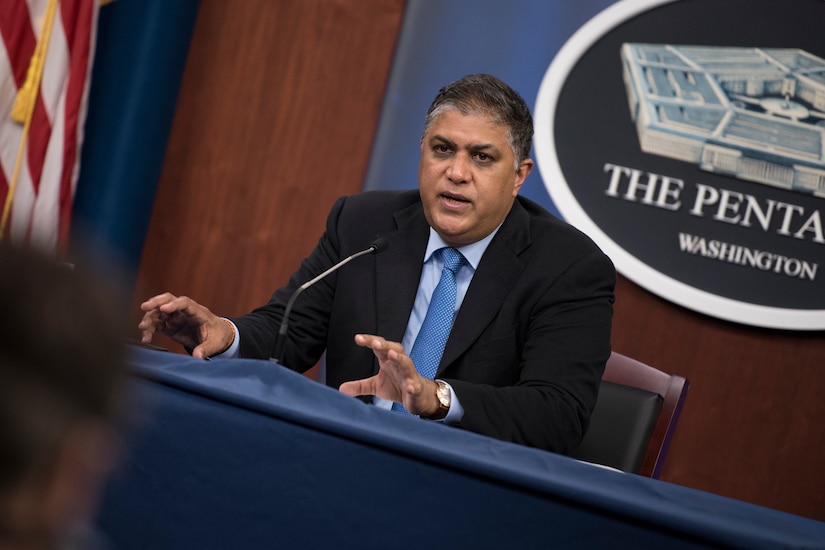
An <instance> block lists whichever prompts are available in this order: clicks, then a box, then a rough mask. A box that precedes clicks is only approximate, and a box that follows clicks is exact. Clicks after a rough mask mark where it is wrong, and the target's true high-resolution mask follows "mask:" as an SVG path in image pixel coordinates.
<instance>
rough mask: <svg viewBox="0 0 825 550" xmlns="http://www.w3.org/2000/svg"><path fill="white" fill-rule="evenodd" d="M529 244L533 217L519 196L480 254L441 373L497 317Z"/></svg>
mask: <svg viewBox="0 0 825 550" xmlns="http://www.w3.org/2000/svg"><path fill="white" fill-rule="evenodd" d="M529 244H530V219H529V216H528V214H527V212H526V211H525V210H524V208H522V206H521V204H520V203H519V202H518V200H516V201H515V202H514V203H513V208H512V209H511V210H510V213H509V214H508V215H507V218H506V220H505V221H504V224H502V226H501V229H499V231H498V233H496V236H495V237H494V238H493V240H492V241H491V242H490V245H489V246H488V247H487V250H486V252H485V253H484V256H482V258H481V262H480V263H479V266H478V269H477V270H476V273H475V275H474V276H473V280H472V282H471V283H470V287H469V288H468V289H467V294H466V295H465V297H464V301H463V302H462V304H461V309H460V310H459V311H458V316H457V317H456V320H455V323H454V324H453V328H452V331H450V338H449V340H447V345H446V347H445V348H444V355H443V356H442V357H441V363H440V365H439V369H438V373H437V375H438V374H440V373H441V372H442V371H443V370H444V368H445V366H446V365H449V364H450V363H452V362H453V361H455V360H456V359H457V358H458V357H459V356H460V355H461V354H462V353H464V352H465V351H467V349H468V348H469V347H470V346H471V345H472V344H473V342H475V340H476V339H477V338H478V336H479V335H480V334H481V332H482V331H483V330H484V329H485V328H486V327H487V326H488V325H489V324H490V322H491V321H492V320H493V319H494V318H495V316H496V314H497V313H498V311H499V309H500V308H501V304H502V303H503V302H504V299H505V298H506V297H507V294H508V293H509V291H510V290H511V289H512V288H513V286H514V285H515V281H516V280H517V279H518V277H519V276H520V275H521V272H522V271H523V269H524V266H523V264H522V262H521V260H520V259H519V254H520V253H521V252H522V251H523V250H524V249H525V248H526V247H527V246H529ZM422 254H423V252H422ZM437 375H436V376H437Z"/></svg>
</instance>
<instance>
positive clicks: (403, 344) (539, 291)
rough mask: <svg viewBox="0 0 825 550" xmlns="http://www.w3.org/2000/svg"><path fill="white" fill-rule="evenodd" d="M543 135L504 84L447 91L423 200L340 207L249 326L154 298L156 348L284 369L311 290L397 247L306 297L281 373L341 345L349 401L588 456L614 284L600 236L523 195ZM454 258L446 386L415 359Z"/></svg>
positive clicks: (330, 378)
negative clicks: (174, 345) (278, 346)
mask: <svg viewBox="0 0 825 550" xmlns="http://www.w3.org/2000/svg"><path fill="white" fill-rule="evenodd" d="M532 135H533V124H532V117H531V115H530V111H529V109H528V107H527V105H526V104H525V103H524V100H523V99H522V98H521V97H520V96H519V95H518V94H517V93H516V92H515V91H513V90H512V89H511V88H510V87H509V86H507V85H506V84H505V83H503V82H501V81H500V80H498V79H497V78H495V77H492V76H489V75H471V76H468V77H465V78H462V79H460V80H459V81H457V82H454V83H453V84H450V85H448V86H446V87H445V88H442V89H441V90H440V92H439V94H438V95H437V96H436V98H435V100H434V101H433V103H432V105H431V106H430V109H429V111H428V114H427V120H426V124H425V128H424V134H423V137H422V139H421V159H420V164H419V170H418V179H419V189H418V191H375V192H367V193H362V194H360V195H356V196H352V197H344V198H341V199H339V200H338V202H337V203H336V204H335V205H334V206H333V208H332V211H331V213H330V215H329V218H328V220H327V227H326V232H325V233H324V235H323V236H322V237H321V239H320V241H319V243H318V245H317V246H316V248H315V249H314V250H313V252H312V253H311V254H310V256H309V257H308V258H306V259H305V260H304V261H303V262H302V264H301V266H300V268H299V269H298V270H297V271H296V272H295V273H294V274H293V276H292V277H291V278H290V281H289V283H288V284H287V285H286V286H285V287H283V288H281V289H280V290H277V291H276V292H275V293H274V294H273V296H272V299H271V300H270V302H269V303H268V304H266V305H264V306H262V307H260V308H258V309H256V310H254V311H253V312H251V313H249V314H247V315H245V316H243V317H239V318H234V319H230V320H227V319H223V318H220V317H217V316H215V315H214V314H213V313H211V312H210V311H209V310H208V309H207V308H205V307H203V306H201V305H199V304H197V303H196V302H194V301H193V300H191V299H189V298H185V297H176V296H174V295H171V294H168V293H167V294H162V295H160V296H156V297H154V298H151V299H149V300H147V301H146V302H144V303H143V304H142V305H141V308H142V310H143V311H144V312H145V314H144V317H143V319H142V321H141V322H140V324H139V329H140V330H142V332H143V334H142V339H143V341H144V342H149V341H151V338H152V335H153V333H154V332H156V331H160V332H163V333H164V334H167V335H169V336H171V337H172V338H174V339H175V340H176V341H178V342H180V343H182V344H184V345H185V346H188V347H191V348H192V353H193V355H194V356H196V357H207V356H214V355H219V354H229V355H240V356H242V357H259V358H267V357H270V356H271V355H272V350H273V345H274V340H275V334H276V333H277V332H278V327H279V325H280V322H281V319H282V317H283V312H284V309H285V304H286V303H287V301H288V299H289V297H290V296H291V295H292V294H293V293H294V291H295V290H296V289H297V288H298V286H299V285H301V284H302V283H304V282H306V281H308V280H310V279H312V278H313V277H315V276H317V275H318V274H319V273H321V272H323V271H324V270H325V269H327V268H328V267H330V266H331V265H333V264H335V263H336V262H338V261H340V260H341V259H343V258H345V257H347V256H348V255H350V254H352V253H354V252H357V251H359V250H361V249H364V248H365V247H366V246H367V245H368V244H369V243H371V242H372V241H373V240H374V239H376V238H377V237H383V238H385V239H387V241H388V242H389V248H388V250H387V251H386V252H382V253H381V254H378V255H375V256H365V257H362V258H358V259H356V260H354V261H353V262H352V263H350V264H348V265H347V266H345V267H344V268H342V269H341V270H339V271H338V272H336V273H335V274H333V275H331V276H330V277H327V278H326V279H324V280H322V281H321V282H319V283H317V284H316V285H315V286H313V287H311V288H310V289H309V290H307V291H306V293H305V294H302V295H301V296H300V297H299V298H298V299H297V300H296V302H295V308H294V310H293V311H292V314H291V316H290V319H289V322H290V332H289V333H288V338H287V341H286V345H285V348H284V355H283V357H280V358H279V359H281V362H282V363H283V364H285V365H286V366H288V367H290V368H292V369H295V370H298V371H304V370H306V369H308V368H310V367H312V366H313V365H314V364H315V363H316V362H317V360H318V359H319V357H320V356H321V354H322V353H323V352H324V350H325V349H326V352H327V384H329V385H331V386H333V387H339V388H340V390H341V391H342V392H344V393H346V394H348V395H353V396H359V395H371V396H375V400H374V401H375V402H376V404H377V405H379V406H383V407H386V408H389V407H390V405H391V404H392V403H400V404H402V405H403V407H404V409H406V410H407V411H409V412H410V413H412V414H416V415H420V416H421V417H423V418H431V419H440V420H442V421H444V422H446V423H448V424H452V425H455V426H458V427H461V428H464V429H467V430H471V431H474V432H478V433H482V434H486V435H489V436H492V437H496V438H500V439H504V440H508V441H514V442H517V443H522V444H525V445H530V446H535V447H539V448H543V449H548V450H551V451H556V452H561V453H566V452H570V451H572V450H574V449H575V448H576V446H577V445H578V443H579V441H580V440H581V438H582V436H583V434H584V432H585V431H586V429H587V425H588V420H589V416H590V413H591V410H592V408H593V407H594V405H595V401H596V395H597V391H598V385H599V381H600V379H601V374H602V371H603V369H604V364H605V361H606V360H607V357H608V356H609V354H610V322H611V317H612V304H613V286H614V283H615V272H614V270H613V266H612V264H611V262H610V261H609V259H608V258H607V257H606V256H605V255H604V254H602V252H601V251H600V250H598V248H597V247H596V246H595V245H594V244H593V243H592V241H591V240H590V239H589V238H587V237H586V236H584V235H583V234H581V233H580V232H578V231H576V230H575V229H573V228H572V227H570V226H568V225H566V224H564V223H563V222H561V221H559V220H557V219H555V218H554V217H553V216H551V215H550V214H549V213H548V212H546V211H545V210H543V209H542V208H541V207H539V206H538V205H536V204H534V203H532V202H530V201H529V200H526V199H523V198H521V197H518V192H519V189H520V188H521V186H522V184H523V183H524V180H525V179H526V178H527V176H528V175H529V174H530V172H531V170H532V168H533V161H532V160H531V159H530V158H529V152H530V144H531V141H532ZM445 247H447V248H448V249H452V250H457V251H458V252H460V253H461V254H460V255H459V267H458V268H456V270H455V275H454V276H453V277H454V279H455V282H454V283H453V285H454V287H455V288H454V290H453V291H452V292H453V293H454V296H455V297H454V298H452V299H453V300H454V306H452V305H451V307H454V310H455V311H456V312H457V313H456V314H455V320H454V324H452V327H450V326H449V325H450V323H451V322H452V320H450V321H449V322H448V323H447V326H446V331H447V333H448V334H449V337H448V340H447V342H446V345H445V347H444V349H443V355H442V356H441V357H440V360H436V365H437V372H436V374H435V376H434V378H435V380H433V379H432V377H431V376H430V375H426V376H422V375H421V374H420V373H419V372H418V370H417V369H416V367H419V368H421V365H420V364H419V365H416V364H415V362H414V361H413V360H412V359H411V357H410V356H411V355H413V356H415V355H416V353H417V352H416V349H415V344H416V337H417V336H418V333H419V329H421V332H422V333H423V332H425V331H424V329H423V327H424V326H425V325H427V324H428V323H427V320H426V316H427V315H428V304H429V303H430V300H431V297H432V296H433V295H434V293H437V292H438V290H437V287H438V284H439V281H440V277H441V276H442V275H441V274H442V266H443V265H444V263H445V260H444V258H443V257H442V254H446V252H443V251H442V250H441V249H443V248H445ZM450 254H451V255H452V252H450ZM450 271H451V273H452V268H451V270H450ZM444 273H446V271H445V272H444ZM435 301H436V300H435V298H433V302H435ZM439 301H440V299H439ZM353 339H354V341H353ZM422 347H423V346H422ZM439 353H440V350H439ZM418 361H419V363H421V362H423V360H418ZM394 408H400V406H395V407H394Z"/></svg>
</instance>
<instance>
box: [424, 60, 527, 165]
mask: <svg viewBox="0 0 825 550" xmlns="http://www.w3.org/2000/svg"><path fill="white" fill-rule="evenodd" d="M451 109H455V110H457V111H458V112H460V113H461V114H463V115H470V114H476V115H485V116H488V117H490V118H491V119H492V120H493V121H494V122H496V123H498V124H503V125H505V126H507V141H508V142H509V144H510V147H511V148H512V149H513V154H514V155H515V157H516V161H515V169H516V170H518V166H519V165H520V164H521V162H522V161H523V160H525V159H526V158H528V157H529V156H530V145H531V143H532V141H533V117H532V115H531V114H530V109H529V108H528V107H527V104H526V103H525V102H524V99H522V97H521V96H520V95H519V94H518V92H516V91H515V90H513V89H512V88H511V87H510V86H508V85H507V84H506V83H505V82H503V81H502V80H500V79H498V78H496V77H495V76H492V75H489V74H473V75H468V76H465V77H463V78H461V79H459V80H456V81H455V82H453V83H451V84H448V85H446V86H444V87H443V88H441V89H440V90H439V91H438V95H436V96H435V99H434V100H433V102H432V104H431V105H430V108H429V109H428V110H427V119H426V121H425V123H424V134H423V135H426V134H427V132H428V131H429V130H430V128H431V127H432V125H433V124H434V123H435V120H436V119H437V118H438V117H439V116H440V115H441V114H443V113H444V112H445V111H448V110H451ZM422 139H423V137H422Z"/></svg>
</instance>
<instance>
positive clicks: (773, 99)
mask: <svg viewBox="0 0 825 550" xmlns="http://www.w3.org/2000/svg"><path fill="white" fill-rule="evenodd" d="M621 55H622V63H623V73H624V83H625V87H626V88H627V95H628V100H629V102H630V111H631V115H632V117H633V120H634V122H635V123H636V130H637V132H638V135H639V143H640V145H641V148H642V150H643V151H645V152H647V153H652V154H656V155H661V156H665V157H669V158H674V159H678V160H683V161H686V162H691V163H695V164H698V165H699V166H700V167H701V168H702V169H703V170H707V171H710V172H716V173H721V174H726V175H730V176H733V177H736V178H740V179H743V180H748V181H753V182H758V183H762V184H767V185H773V186H776V187H781V188H784V189H790V190H794V191H799V192H804V193H809V194H814V195H816V196H819V197H825V60H823V59H821V58H819V57H816V56H814V55H811V54H810V53H808V52H805V51H803V50H799V49H768V48H766V49H761V48H738V47H735V48H731V47H713V46H678V45H669V44H637V43H626V44H623V45H622V51H621Z"/></svg>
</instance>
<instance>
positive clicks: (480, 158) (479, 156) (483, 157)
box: [476, 153, 493, 162]
mask: <svg viewBox="0 0 825 550" xmlns="http://www.w3.org/2000/svg"><path fill="white" fill-rule="evenodd" d="M476 160H478V161H479V162H490V161H492V160H493V157H491V156H490V155H488V154H487V153H477V154H476Z"/></svg>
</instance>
